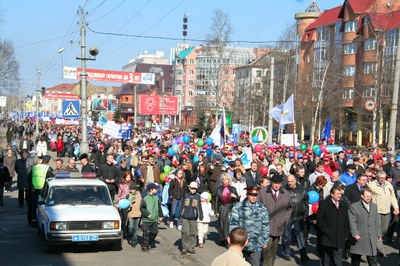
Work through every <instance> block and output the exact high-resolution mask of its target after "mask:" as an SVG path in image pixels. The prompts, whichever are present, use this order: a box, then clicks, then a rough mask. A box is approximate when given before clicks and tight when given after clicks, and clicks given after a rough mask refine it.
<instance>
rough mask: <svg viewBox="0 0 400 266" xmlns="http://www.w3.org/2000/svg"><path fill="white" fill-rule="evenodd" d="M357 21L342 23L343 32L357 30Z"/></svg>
mask: <svg viewBox="0 0 400 266" xmlns="http://www.w3.org/2000/svg"><path fill="white" fill-rule="evenodd" d="M357 25H358V21H357V20H351V21H347V22H345V23H344V32H352V31H356V30H357Z"/></svg>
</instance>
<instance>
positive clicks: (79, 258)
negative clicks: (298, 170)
mask: <svg viewBox="0 0 400 266" xmlns="http://www.w3.org/2000/svg"><path fill="white" fill-rule="evenodd" d="M4 134H5V131H4V129H3V128H0V145H1V147H4V146H5V143H4V140H3V139H4V136H5V135H4ZM53 156H54V154H53ZM51 164H54V157H53V160H52V162H51ZM36 232H37V231H36V229H34V228H31V227H29V226H28V225H27V221H26V209H25V208H17V192H16V191H15V184H14V190H13V191H12V192H11V193H6V194H5V206H4V207H0V265H35V266H37V265H43V266H44V265H46V266H47V265H57V266H58V265H68V266H70V265H71V266H72V265H96V266H103V265H104V266H106V265H107V266H108V265H143V266H144V265H160V264H161V265H191V266H197V265H210V264H211V262H212V260H213V259H214V258H215V257H216V256H218V255H219V254H221V253H222V252H224V251H225V249H224V248H222V247H220V246H218V245H217V244H216V242H217V240H218V234H217V231H216V230H215V221H213V222H212V223H211V226H210V232H209V236H208V238H209V240H208V241H207V242H206V247H205V248H204V249H199V248H197V249H196V255H189V254H188V255H181V254H180V252H179V249H178V247H179V244H180V240H179V239H180V232H179V231H178V230H176V229H170V228H168V227H166V226H165V225H160V231H159V235H158V236H157V239H156V240H157V247H156V248H155V249H153V250H151V251H150V253H143V252H142V251H141V250H140V248H139V246H138V247H136V248H132V247H130V246H129V245H128V244H127V243H126V242H124V244H123V249H122V250H121V251H108V250H107V248H106V247H87V246H78V247H66V248H62V249H59V250H58V251H56V252H54V253H50V254H45V253H42V252H41V251H40V249H39V245H38V243H39V238H38V236H37V234H36ZM292 249H293V259H292V261H290V262H289V261H285V260H283V259H282V258H280V257H278V258H277V260H276V263H275V265H279V266H280V265H282V266H286V265H299V264H300V261H299V253H298V251H297V248H296V247H295V245H293V246H292ZM308 251H309V257H310V258H311V261H309V262H308V263H307V264H306V265H310V266H314V265H315V266H316V265H319V263H318V257H317V256H316V255H315V237H312V238H311V244H310V246H309V249H308ZM386 252H387V254H388V256H387V257H385V258H379V263H380V265H399V264H398V255H397V249H394V248H393V247H389V246H386ZM344 265H350V260H348V261H346V262H345V263H344ZM362 265H366V264H362Z"/></svg>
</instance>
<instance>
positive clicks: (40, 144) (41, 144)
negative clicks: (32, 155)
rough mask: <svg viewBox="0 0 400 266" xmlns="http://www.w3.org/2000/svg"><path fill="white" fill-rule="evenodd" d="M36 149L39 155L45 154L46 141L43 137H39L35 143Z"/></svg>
mask: <svg viewBox="0 0 400 266" xmlns="http://www.w3.org/2000/svg"><path fill="white" fill-rule="evenodd" d="M36 151H37V156H39V157H41V156H44V155H47V143H46V140H45V139H44V137H40V140H39V141H38V143H37V144H36Z"/></svg>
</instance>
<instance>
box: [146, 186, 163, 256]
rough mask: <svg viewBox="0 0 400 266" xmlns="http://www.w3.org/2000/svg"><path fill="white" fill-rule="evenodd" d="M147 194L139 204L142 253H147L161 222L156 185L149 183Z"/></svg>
mask: <svg viewBox="0 0 400 266" xmlns="http://www.w3.org/2000/svg"><path fill="white" fill-rule="evenodd" d="M146 188H147V191H148V194H147V195H146V196H145V197H144V198H143V200H142V202H141V203H140V212H141V213H142V221H143V223H142V230H143V243H142V251H143V252H149V251H150V249H151V248H152V247H151V245H152V243H153V241H154V240H155V239H156V236H157V234H158V221H159V220H160V222H161V221H162V216H163V214H162V211H161V202H160V201H159V199H158V196H157V191H158V185H157V184H155V183H149V184H148V185H147V187H146Z"/></svg>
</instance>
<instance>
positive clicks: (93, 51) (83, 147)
mask: <svg viewBox="0 0 400 266" xmlns="http://www.w3.org/2000/svg"><path fill="white" fill-rule="evenodd" d="M86 1H87V0H84V1H83V3H82V7H80V8H79V11H80V12H81V57H77V58H76V59H78V60H81V73H80V76H81V95H80V96H81V117H80V120H81V129H82V139H81V143H80V153H81V154H82V153H89V144H88V140H87V139H88V137H87V115H88V109H87V73H86V60H96V58H95V57H96V55H97V54H98V53H99V49H97V47H95V46H92V47H90V48H89V53H90V55H92V56H93V57H94V58H86V20H85V15H86V14H85V3H86Z"/></svg>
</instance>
